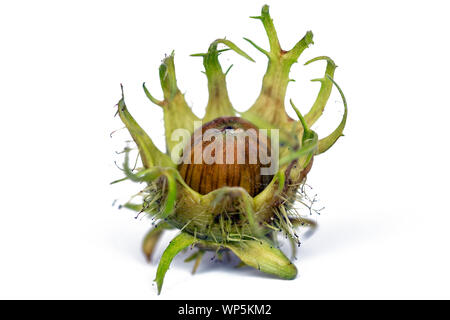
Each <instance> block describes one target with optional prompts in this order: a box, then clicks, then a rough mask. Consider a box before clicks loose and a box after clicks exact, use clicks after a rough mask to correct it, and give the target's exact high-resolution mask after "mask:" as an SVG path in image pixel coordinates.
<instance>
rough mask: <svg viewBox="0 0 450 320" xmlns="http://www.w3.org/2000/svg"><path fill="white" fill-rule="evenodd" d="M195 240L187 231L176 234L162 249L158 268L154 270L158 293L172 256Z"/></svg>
mask: <svg viewBox="0 0 450 320" xmlns="http://www.w3.org/2000/svg"><path fill="white" fill-rule="evenodd" d="M196 241H197V240H196V239H195V238H194V237H192V236H190V235H188V234H187V233H184V232H182V233H180V234H178V235H177V236H176V237H175V238H174V239H173V240H172V241H171V242H170V244H169V245H168V247H167V248H166V250H164V253H163V255H162V256H161V260H160V261H159V265H158V269H157V271H156V278H155V281H156V284H157V287H158V294H160V293H161V289H162V285H163V282H164V277H165V275H166V272H167V270H168V269H169V266H170V264H171V262H172V260H173V258H174V257H175V256H176V255H177V254H178V253H180V252H181V251H182V250H184V249H186V248H187V247H189V246H191V245H193V244H194V243H195V242H196Z"/></svg>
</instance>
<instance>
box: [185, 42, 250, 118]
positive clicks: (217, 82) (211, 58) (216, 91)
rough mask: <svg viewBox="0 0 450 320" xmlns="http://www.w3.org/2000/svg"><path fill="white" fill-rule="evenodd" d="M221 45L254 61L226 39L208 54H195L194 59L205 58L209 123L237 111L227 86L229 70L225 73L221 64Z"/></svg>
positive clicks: (215, 44) (207, 116)
mask: <svg viewBox="0 0 450 320" xmlns="http://www.w3.org/2000/svg"><path fill="white" fill-rule="evenodd" d="M219 44H224V45H226V46H227V47H228V48H229V49H231V50H233V51H235V52H236V53H238V54H239V55H241V56H243V57H244V58H246V59H248V60H250V61H254V60H253V59H252V58H251V57H250V56H248V55H247V54H246V53H245V52H244V51H242V50H241V49H240V48H239V47H238V46H236V45H235V44H234V43H233V42H231V41H229V40H226V39H217V40H216V41H214V42H213V43H211V45H210V46H209V49H208V52H207V53H199V54H193V55H192V56H194V57H202V58H203V66H204V67H205V74H206V77H207V78H208V93H209V98H208V105H207V106H206V112H205V116H204V118H203V122H209V121H211V120H214V119H216V118H218V117H225V116H234V115H235V111H234V109H233V106H232V105H231V102H230V98H229V97H228V90H227V84H226V80H225V78H226V74H227V72H228V71H229V69H228V70H227V71H226V72H225V73H224V72H223V71H222V67H221V65H220V62H219V55H220V53H221V52H224V50H218V49H217V46H218V45H219Z"/></svg>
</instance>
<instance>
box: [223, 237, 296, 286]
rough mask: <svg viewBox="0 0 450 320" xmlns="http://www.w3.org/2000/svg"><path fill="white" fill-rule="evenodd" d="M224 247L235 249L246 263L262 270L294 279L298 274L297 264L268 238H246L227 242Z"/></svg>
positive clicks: (283, 277)
mask: <svg viewBox="0 0 450 320" xmlns="http://www.w3.org/2000/svg"><path fill="white" fill-rule="evenodd" d="M224 247H226V248H228V249H230V250H231V251H233V253H234V254H235V255H237V256H238V257H239V258H240V259H241V260H242V262H244V263H245V264H246V265H248V266H250V267H253V268H255V269H258V270H259V271H261V272H264V273H267V274H271V275H274V276H277V277H279V278H281V279H286V280H292V279H295V277H296V276H297V268H296V267H295V265H294V264H293V263H292V262H291V261H290V260H289V259H288V258H287V257H286V256H285V255H284V253H283V252H281V250H280V249H278V248H276V247H275V246H274V245H273V244H271V243H270V242H268V241H266V240H259V239H258V240H245V241H242V242H240V243H236V244H235V243H226V244H224Z"/></svg>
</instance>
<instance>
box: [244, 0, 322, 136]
mask: <svg viewBox="0 0 450 320" xmlns="http://www.w3.org/2000/svg"><path fill="white" fill-rule="evenodd" d="M252 18H255V19H259V20H261V21H262V23H263V26H264V29H265V30H266V33H267V37H268V38H269V45H270V50H269V51H266V50H264V49H262V48H261V47H259V46H258V45H256V44H255V43H254V42H253V41H251V40H249V39H246V40H247V41H249V42H250V43H251V44H252V45H253V46H255V48H256V49H258V50H259V51H261V52H262V53H264V54H265V55H266V56H267V57H268V58H269V64H268V67H267V71H266V73H265V75H264V78H263V84H262V89H261V93H260V94H259V96H258V98H257V99H256V101H255V103H254V104H253V106H252V107H251V108H250V109H248V110H247V111H246V112H244V113H243V114H242V116H243V118H246V119H251V118H255V117H260V118H261V119H263V120H264V121H266V122H268V123H271V124H272V125H274V126H276V127H278V128H282V127H284V126H286V125H289V123H291V122H292V121H293V120H292V119H291V118H290V117H289V116H288V114H287V113H286V110H285V106H284V100H285V96H286V89H287V86H288V84H289V82H290V81H291V79H289V72H290V69H291V66H292V64H293V63H295V62H296V61H297V59H298V58H299V56H300V55H301V53H302V52H303V51H304V50H305V49H306V48H307V47H308V46H309V45H311V44H313V34H312V32H311V31H308V32H307V33H306V35H305V36H304V37H303V38H302V39H301V40H300V41H299V42H298V43H297V44H296V45H295V46H294V47H293V48H292V49H291V50H290V51H284V50H283V49H282V48H281V46H280V43H279V40H278V36H277V33H276V30H275V26H274V25H273V21H272V18H271V17H270V14H269V7H268V6H267V5H266V6H264V7H263V8H262V11H261V16H258V17H252Z"/></svg>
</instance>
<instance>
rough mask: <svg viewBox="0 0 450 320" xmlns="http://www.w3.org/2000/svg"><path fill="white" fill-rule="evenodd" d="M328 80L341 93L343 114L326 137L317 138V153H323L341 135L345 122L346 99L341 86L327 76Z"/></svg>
mask: <svg viewBox="0 0 450 320" xmlns="http://www.w3.org/2000/svg"><path fill="white" fill-rule="evenodd" d="M328 78H329V80H330V81H331V82H332V83H333V84H334V85H335V86H336V88H337V89H338V91H339V94H340V95H341V98H342V102H343V103H344V108H345V110H344V115H343V116H342V120H341V123H340V124H339V126H338V127H337V128H336V129H335V130H334V131H333V132H332V133H331V134H330V135H329V136H327V137H325V138H323V139H320V140H319V149H318V150H317V154H321V153H324V152H325V151H327V150H328V149H330V148H331V147H332V146H333V144H335V143H336V141H337V140H338V139H339V138H340V137H341V136H343V131H344V128H345V124H346V122H347V100H346V99H345V96H344V93H343V92H342V90H341V88H340V87H339V86H338V84H337V83H336V82H335V81H334V80H333V78H331V77H330V76H328Z"/></svg>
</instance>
